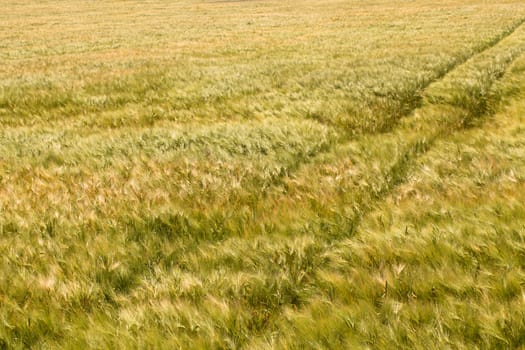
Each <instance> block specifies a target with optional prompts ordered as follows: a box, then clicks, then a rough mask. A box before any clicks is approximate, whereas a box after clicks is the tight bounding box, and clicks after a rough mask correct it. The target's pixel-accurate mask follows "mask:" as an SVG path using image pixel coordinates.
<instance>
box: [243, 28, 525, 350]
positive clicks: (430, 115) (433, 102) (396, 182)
mask: <svg viewBox="0 0 525 350" xmlns="http://www.w3.org/2000/svg"><path fill="white" fill-rule="evenodd" d="M518 30H519V33H518V34H517V36H518V38H517V40H515V41H516V42H519V39H521V42H525V29H524V28H520V27H517V28H516V29H515V30H514V31H513V32H517V31H518ZM502 40H503V39H502ZM502 40H500V41H499V42H501V41H502ZM497 46H498V45H497V44H495V45H494V46H492V47H490V48H487V49H486V50H484V51H482V52H480V53H479V54H478V55H475V56H473V57H472V59H471V60H468V61H467V62H466V63H465V64H464V65H460V66H458V67H457V69H455V70H454V71H451V72H450V74H447V75H446V76H444V78H443V82H441V81H438V82H436V83H437V84H445V83H446V81H448V80H450V81H452V82H454V81H455V82H459V81H461V80H462V79H456V77H454V75H457V72H459V77H462V78H463V79H468V78H471V76H469V75H467V76H462V75H461V72H462V71H465V72H472V71H476V70H477V67H485V68H487V69H485V70H482V71H481V72H482V73H483V74H485V75H488V76H489V79H487V80H486V81H485V82H484V85H485V86H484V88H486V89H488V90H491V94H489V95H488V96H484V97H483V98H481V100H479V101H478V104H473V105H471V106H470V108H468V107H469V106H468V105H461V104H460V103H458V101H461V99H459V100H458V99H452V100H449V101H446V100H443V99H435V96H433V93H435V92H439V86H438V87H436V86H430V87H429V90H428V91H427V92H426V93H425V95H424V99H425V101H424V102H425V104H424V105H423V106H422V107H420V108H417V109H416V110H415V111H414V112H415V113H416V114H418V115H419V118H418V120H416V121H409V122H407V123H402V124H401V127H400V128H401V129H404V130H406V131H407V132H408V131H411V130H413V129H414V128H416V127H418V125H417V124H422V125H420V127H421V128H422V129H423V132H422V133H423V136H420V137H417V138H415V139H413V140H411V142H410V143H409V144H408V146H407V147H405V150H404V151H403V152H401V153H400V155H399V156H398V159H397V160H396V161H395V162H394V163H393V165H392V166H391V167H390V168H389V170H388V171H387V172H386V173H385V175H384V185H383V186H382V187H381V188H379V189H378V190H376V191H372V192H366V191H365V190H366V189H363V191H362V193H360V194H359V195H357V196H356V197H364V198H365V200H361V202H360V203H359V206H360V207H361V211H360V213H359V215H356V216H355V217H353V218H352V219H351V220H353V222H352V227H353V231H352V234H359V225H360V223H361V222H362V221H363V220H364V219H365V218H366V217H367V216H368V215H369V214H370V213H371V212H372V211H373V210H374V209H375V208H376V207H378V206H380V203H382V202H383V201H384V200H385V199H386V198H387V197H388V195H389V194H391V193H392V192H393V191H394V190H395V189H396V188H397V187H398V186H400V185H401V184H403V183H404V182H406V180H407V178H408V175H409V174H410V172H411V171H412V168H413V165H414V164H415V163H416V161H417V160H418V159H419V158H420V157H421V156H423V155H424V154H425V153H426V152H428V151H429V150H430V149H431V148H432V147H433V145H434V144H435V143H436V142H438V141H439V140H443V139H446V138H447V137H450V136H452V135H454V134H456V133H460V132H462V130H465V129H468V128H469V127H470V126H472V125H473V123H474V122H476V120H477V121H480V122H482V121H483V119H484V118H485V117H488V116H490V115H492V114H493V113H494V112H495V111H494V110H493V107H495V105H496V104H497V103H498V99H499V97H500V96H499V93H501V91H499V90H498V89H497V88H494V83H496V82H497V81H498V80H500V79H501V78H502V77H503V76H504V75H505V73H506V72H507V70H508V68H509V67H511V66H512V63H513V62H514V61H515V60H516V59H517V58H518V57H520V56H522V55H523V54H525V44H518V45H517V46H512V45H511V47H510V48H504V52H503V54H506V57H507V58H506V59H505V60H503V62H500V63H502V64H501V65H500V66H499V68H498V69H496V71H492V70H491V69H489V67H493V64H494V62H493V60H490V59H489V60H488V61H484V60H483V59H484V58H485V57H484V56H487V55H489V58H493V59H494V60H497V57H500V56H501V55H500V52H495V53H493V54H490V53H489V52H488V51H489V50H490V49H491V48H495V49H497ZM505 49H506V50H505ZM478 58H479V59H480V60H482V61H481V62H478ZM481 81H483V79H481ZM460 92H461V93H462V94H464V95H468V94H469V90H468V89H463V90H461V91H460ZM436 107H442V109H445V111H439V110H437V111H436ZM447 107H449V108H450V109H448V110H446V108H447ZM443 112H445V113H443ZM451 113H456V114H455V115H452V116H451V115H450V114H451ZM436 117H437V118H438V123H437V125H435V124H434V125H432V124H431V125H430V126H427V125H425V123H427V122H428V123H430V122H432V121H433V119H434V118H436ZM434 121H435V120H434ZM416 130H417V129H416ZM381 136H382V135H378V138H380V137H381ZM378 141H379V140H378ZM366 199H369V201H367V200H366ZM321 234H322V233H321ZM345 238H348V237H344V236H343V237H339V239H336V240H331V239H330V237H328V239H327V240H325V241H324V244H325V249H324V250H322V251H320V252H318V254H321V255H322V254H327V253H328V252H329V251H336V250H337V248H338V247H339V245H340V244H341V243H342V241H343V240H345ZM320 244H321V245H322V244H323V242H320ZM321 260H322V259H317V261H319V265H318V266H316V268H315V271H319V270H320V269H322V268H323V265H324V263H323V262H322V261H321ZM312 274H315V272H312ZM303 287H304V288H310V293H312V294H314V295H315V294H318V293H319V294H323V293H326V291H323V290H321V289H320V288H319V287H316V286H315V283H314V284H305V285H304V286H303ZM312 289H314V290H315V291H313V292H312ZM308 304H309V303H308V301H306V302H305V303H304V304H302V305H300V306H299V307H297V308H295V309H294V310H293V312H292V313H290V312H289V313H288V315H287V318H288V319H297V318H298V316H299V315H301V314H302V313H303V312H306V309H307V306H308ZM277 312H279V311H277ZM292 315H295V316H293V317H292ZM279 320H283V318H282V316H279V315H276V317H275V319H274V320H272V324H271V325H269V327H267V329H272V328H275V327H276V326H277V324H278V322H279ZM249 344H250V343H248V346H247V348H249ZM245 345H246V344H243V346H245Z"/></svg>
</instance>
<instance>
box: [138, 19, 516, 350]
mask: <svg viewBox="0 0 525 350" xmlns="http://www.w3.org/2000/svg"><path fill="white" fill-rule="evenodd" d="M521 23H523V21H522V22H521ZM518 30H519V33H517V36H518V38H517V39H518V40H510V44H507V42H505V43H502V42H503V41H504V40H505V38H509V37H513V35H512V34H513V33H515V32H517V31H518ZM509 39H510V38H509ZM519 39H522V40H521V41H520V40H519ZM523 39H525V30H522V28H520V26H517V27H516V28H514V30H513V31H512V32H511V33H509V34H508V35H506V36H504V37H502V38H501V39H500V40H498V41H497V42H496V43H494V44H493V45H492V46H490V47H488V48H486V49H485V50H483V51H481V52H479V53H478V54H476V55H473V56H472V57H471V58H470V59H468V60H465V63H464V64H461V65H458V66H456V68H455V69H453V70H451V71H450V72H449V73H447V74H445V75H444V76H443V78H442V79H440V80H436V81H434V82H433V83H432V84H429V85H428V87H427V89H426V91H425V92H424V93H423V94H422V99H421V106H420V107H419V108H414V110H413V114H414V117H413V118H403V120H401V121H400V123H399V125H398V126H397V127H396V128H393V129H392V130H391V131H389V132H385V133H379V134H375V135H362V136H361V137H360V138H358V139H356V140H352V141H348V143H359V142H360V141H362V140H363V139H364V138H372V139H373V140H374V141H375V142H378V143H384V142H385V141H384V138H387V137H393V138H394V140H397V141H398V142H400V143H402V144H400V145H399V149H400V151H399V152H398V153H397V157H396V158H395V160H394V161H392V162H391V163H390V164H389V165H386V166H385V171H384V172H381V174H380V178H379V179H378V181H377V183H378V186H376V187H370V186H366V185H365V186H358V187H354V188H350V190H351V191H353V190H355V191H354V192H352V193H351V197H345V198H343V201H347V203H346V204H347V205H354V206H356V207H357V210H355V211H354V215H351V216H349V217H348V218H346V219H345V220H346V222H342V223H341V226H340V227H336V230H338V232H337V234H336V235H331V234H326V232H324V227H323V225H321V224H319V223H317V222H315V223H312V225H311V226H310V227H309V231H307V233H308V234H310V235H311V237H312V239H314V241H312V243H311V244H310V245H309V246H308V247H307V248H308V249H310V250H312V252H311V256H310V260H311V262H309V264H310V265H311V266H310V265H308V266H307V268H308V270H307V271H305V272H304V276H303V275H302V273H303V272H302V271H300V269H302V268H303V265H304V264H299V263H298V261H299V260H298V259H299V258H298V257H296V256H295V255H293V254H292V255H291V257H290V258H289V260H286V262H285V263H283V265H282V266H277V267H276V269H283V270H284V271H286V268H287V266H288V265H293V266H295V265H298V266H299V267H298V269H299V270H298V272H297V275H298V276H301V278H300V279H299V281H298V282H296V283H295V284H294V285H292V286H290V285H289V284H288V282H287V281H288V280H287V279H284V280H283V281H282V283H278V282H276V281H274V279H275V276H272V275H269V274H268V275H266V277H265V279H264V281H263V282H264V283H266V284H262V285H261V288H267V289H268V290H269V291H271V295H272V296H275V298H273V297H272V298H271V300H270V299H269V300H265V301H264V302H262V303H259V302H257V298H256V295H252V293H257V292H258V291H259V289H257V288H256V289H254V290H251V289H249V288H247V289H246V290H244V292H243V293H244V294H241V295H236V294H235V293H234V292H231V291H230V290H229V289H227V290H226V292H225V295H230V294H228V293H230V292H231V294H233V295H236V296H235V298H241V299H240V302H241V303H242V304H243V305H244V307H246V308H248V309H249V310H251V311H252V312H253V313H254V317H255V320H256V321H257V324H256V326H254V327H250V326H249V324H248V326H247V327H248V328H245V329H243V331H242V335H238V337H236V339H235V343H236V345H238V346H239V347H247V348H250V346H249V345H250V341H252V340H253V338H254V337H255V338H257V337H258V336H261V335H263V334H264V333H265V332H267V331H269V330H271V329H275V328H276V327H277V325H278V323H279V321H280V320H282V319H283V316H282V310H283V308H285V307H288V306H291V307H293V311H290V310H289V313H290V312H293V313H297V314H301V313H302V312H305V310H306V309H307V308H308V305H309V300H310V299H311V298H310V296H312V295H316V294H323V293H325V292H326V291H324V290H323V289H322V288H321V287H319V285H317V284H316V282H315V274H316V273H317V272H318V271H320V270H321V269H322V268H323V267H324V266H325V264H326V261H324V259H323V258H322V256H323V255H326V254H328V253H330V252H334V251H335V250H337V248H338V246H339V245H340V244H341V242H342V241H344V240H345V239H347V238H348V237H351V236H353V235H355V234H359V226H360V223H361V222H362V221H363V219H365V218H366V217H367V216H368V215H369V214H370V213H371V212H372V211H373V210H374V208H375V207H377V206H378V205H379V204H380V203H381V202H382V201H384V200H385V198H387V196H388V195H389V194H390V193H392V191H394V190H395V189H396V188H397V187H398V186H399V185H401V184H402V183H404V182H406V180H407V177H408V176H409V174H410V172H411V171H412V169H413V166H414V164H415V163H416V161H417V159H418V158H419V157H421V156H422V155H423V154H425V153H426V152H427V151H428V150H430V149H431V148H432V146H433V144H434V143H435V142H436V141H439V140H440V139H443V138H446V137H448V136H450V135H452V134H454V133H456V132H460V131H461V130H462V129H464V128H468V127H469V126H470V125H471V124H472V123H473V122H474V121H475V120H477V119H479V118H482V117H483V116H484V115H487V114H490V112H491V110H490V108H491V107H492V105H491V103H492V102H493V101H494V100H493V98H494V97H493V96H492V95H483V96H482V97H483V98H482V99H481V100H480V101H478V103H474V104H472V105H470V106H469V105H468V104H467V105H462V104H461V103H460V102H461V101H462V100H461V98H458V96H459V97H461V96H467V97H468V96H470V92H471V91H470V90H468V89H467V88H465V87H464V86H462V85H457V84H456V83H457V82H461V81H463V80H465V79H468V78H471V76H470V74H471V73H473V72H481V77H482V78H483V77H485V78H486V79H481V78H480V79H479V82H480V86H479V89H480V90H483V91H485V90H487V89H491V88H492V86H493V84H494V83H495V82H496V81H497V80H498V79H500V78H501V77H502V76H503V74H504V73H505V71H506V69H507V68H508V67H509V66H510V65H511V64H512V62H513V61H514V59H516V58H517V57H518V56H519V55H520V54H522V53H523V52H525V40H523ZM514 42H518V44H516V45H514ZM522 42H523V44H522ZM500 43H501V45H503V47H500V45H498V44H500ZM492 49H494V50H495V51H494V52H491V51H490V50H492ZM489 51H490V52H489ZM502 55H504V56H505V58H504V59H503V61H502V62H500V65H499V66H498V67H497V69H496V68H494V62H495V61H498V59H497V58H498V57H500V56H502ZM447 84H448V85H447ZM449 85H450V86H449ZM442 86H445V87H447V86H448V88H450V89H452V88H454V87H455V88H456V92H457V95H458V96H455V97H454V96H452V97H453V98H451V99H450V100H447V99H443V98H437V97H439V96H438V95H439V94H437V92H439V91H440V87H442ZM473 89H474V88H473ZM474 90H476V89H474ZM474 96H476V95H474ZM495 97H497V95H496V96H495ZM458 101H459V102H458ZM467 101H470V100H468V99H467ZM472 102H476V99H474V100H473V101H472ZM342 144H344V142H342ZM333 148H335V146H334V147H333ZM328 152H330V150H328ZM325 153H326V152H325ZM362 156H363V157H364V158H366V154H365V155H362ZM316 157H319V155H318V156H316ZM316 157H314V158H316ZM365 161H366V159H365ZM368 161H369V160H368ZM389 161H391V160H389ZM308 164H312V166H314V165H315V166H318V165H319V164H315V162H313V161H312V160H311V158H310V160H307V162H305V163H303V164H302V165H301V166H300V168H301V169H300V170H299V171H300V173H301V174H300V175H302V176H305V177H308V176H309V175H310V172H309V169H308V166H307V165H308ZM283 178H284V175H283V176H279V177H278V178H276V179H275V180H274V183H273V184H272V185H270V186H271V187H274V188H275V187H277V183H278V182H279V181H282V179H283ZM270 190H271V189H270ZM281 196H287V194H286V193H285V194H281ZM352 199H353V200H354V203H349V202H348V201H349V200H352ZM276 203H279V201H276ZM278 205H279V204H276V206H278ZM277 208H278V207H277ZM271 209H274V208H271ZM286 209H289V208H286ZM175 219H177V218H175ZM152 220H153V221H152V222H151V226H152V227H153V228H145V227H139V228H138V230H136V231H137V232H138V231H140V232H142V233H145V232H147V231H148V230H157V231H159V232H165V234H166V235H168V236H170V235H174V234H175V235H176V234H177V233H178V232H180V230H185V229H187V230H188V232H187V235H186V236H187V237H188V241H189V239H190V237H192V236H193V233H192V232H191V231H192V230H193V229H194V228H192V227H191V224H189V223H188V222H187V220H185V219H184V220H175V222H174V223H173V224H172V223H170V222H168V221H169V220H168V221H163V220H161V221H158V220H157V219H156V218H153V219H152ZM217 220H218V221H217V222H215V226H216V227H217V228H218V231H220V232H219V234H217V235H215V234H212V235H210V234H209V232H207V231H208V229H206V228H205V227H203V228H202V230H203V231H202V232H204V233H205V234H204V235H203V237H202V239H201V240H200V241H199V242H195V244H190V245H186V243H184V245H185V247H186V249H185V252H184V256H180V257H179V258H177V257H173V256H164V257H161V258H160V260H159V263H160V264H163V265H165V266H166V267H168V268H169V267H170V266H174V265H176V266H185V268H186V269H187V271H188V273H192V274H194V275H196V276H199V275H200V273H201V272H206V273H209V272H210V271H208V270H206V271H200V270H199V267H192V265H189V263H188V262H185V260H186V257H188V256H192V258H191V259H192V260H194V261H203V260H204V261H206V264H202V265H203V266H212V268H211V269H212V270H214V271H215V269H217V270H219V269H220V271H222V272H221V273H226V272H225V270H224V269H225V268H226V267H225V265H224V261H223V259H226V257H224V256H222V254H219V252H221V251H222V249H226V248H227V247H228V245H229V244H233V242H229V241H228V238H231V237H235V236H237V235H238V234H240V232H234V231H231V230H230V229H229V228H228V226H229V222H230V223H231V222H232V220H234V219H232V218H231V217H227V216H222V217H219V218H217ZM255 222H256V221H254V222H253V224H255ZM251 224H252V223H248V225H251ZM263 224H264V223H263ZM181 225H182V226H181ZM343 225H344V226H343ZM144 231H145V232H144ZM301 233H304V230H302V229H299V230H297V229H292V228H291V229H289V230H287V231H286V232H281V231H280V230H278V231H275V232H269V234H267V237H265V236H264V235H262V233H261V232H260V231H258V230H255V234H256V236H258V237H260V240H261V241H262V242H266V240H268V241H274V240H275V239H276V238H277V239H278V240H282V241H283V244H281V245H279V246H277V247H273V246H270V245H268V248H267V250H266V251H265V252H264V254H262V255H267V254H269V253H271V252H273V253H274V255H275V256H276V257H280V256H281V255H283V254H286V253H287V251H288V250H289V251H292V252H293V244H292V243H291V242H292V241H293V239H296V238H298V237H300V236H301ZM146 236H148V235H146ZM303 236H304V235H303ZM253 238H254V236H253V234H252V235H249V236H247V237H242V238H241V242H242V247H243V249H246V250H253V249H254V248H253V247H252V246H251V245H250V244H248V242H249V241H250V240H253ZM138 241H140V237H139V238H138ZM284 242H286V243H284ZM288 242H290V244H289V245H288ZM238 244H241V243H238ZM203 247H207V249H204V248H203ZM237 247H238V246H237ZM212 248H213V249H214V251H215V250H216V251H217V253H218V254H213V256H209V255H206V251H209V249H212ZM226 250H227V249H226ZM237 255H238V257H237V258H236V259H238V260H239V263H238V264H234V265H233V266H234V267H233V271H250V267H249V266H246V265H245V264H242V261H243V260H242V259H243V256H244V255H249V252H248V251H246V254H244V253H243V251H242V249H241V251H239V252H237ZM262 255H261V256H260V257H259V255H257V257H258V258H261V259H263V257H262ZM299 255H300V254H299ZM228 259H233V257H229V258H228ZM310 260H308V261H310ZM261 261H262V260H261ZM299 262H300V261H299ZM294 264H295V265H294ZM252 265H253V266H254V267H255V266H259V265H257V264H256V263H255V261H254V263H253V264H252ZM219 266H220V268H219V269H218V268H217V267H219ZM305 266H306V265H305ZM259 267H260V266H259ZM228 271H229V270H228ZM264 271H266V272H267V270H266V269H264ZM294 271H295V270H294ZM136 273H137V275H142V274H144V273H145V271H142V270H139V271H137V272H136ZM289 277H291V278H292V279H293V277H294V276H289ZM133 278H136V279H138V276H136V275H135V276H133ZM263 282H260V283H263ZM246 283H247V286H250V281H249V280H247V282H246ZM253 283H255V282H253ZM258 283H259V282H258ZM132 288H134V286H132ZM209 288H214V287H213V286H210V287H209ZM288 290H291V293H292V294H293V293H294V292H295V291H298V292H299V293H304V294H305V295H306V296H308V297H305V299H302V300H299V301H297V300H295V299H294V298H290V300H288V299H286V297H282V296H287V295H288V294H290V293H289V292H288ZM128 292H129V291H128ZM235 300H237V299H235ZM261 315H262V316H261Z"/></svg>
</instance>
